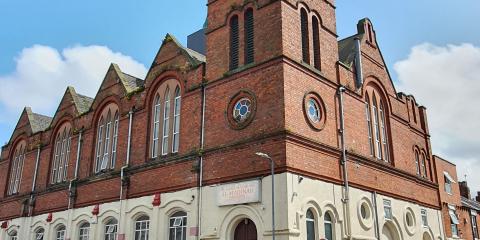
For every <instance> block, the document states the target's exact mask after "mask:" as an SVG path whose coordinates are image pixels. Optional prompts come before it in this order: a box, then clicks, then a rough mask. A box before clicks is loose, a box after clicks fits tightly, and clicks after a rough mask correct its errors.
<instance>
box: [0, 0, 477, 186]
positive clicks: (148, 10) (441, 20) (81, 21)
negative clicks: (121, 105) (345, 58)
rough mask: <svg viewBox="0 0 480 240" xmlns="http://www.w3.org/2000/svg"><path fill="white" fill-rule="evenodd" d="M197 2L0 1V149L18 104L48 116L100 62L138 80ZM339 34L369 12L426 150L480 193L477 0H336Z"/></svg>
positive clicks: (91, 78) (193, 19)
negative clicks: (410, 100) (417, 111)
mask: <svg viewBox="0 0 480 240" xmlns="http://www.w3.org/2000/svg"><path fill="white" fill-rule="evenodd" d="M205 3H206V1H205V0H182V1H166V0H142V1H132V0H130V1H129V0H116V1H114V0H102V1H98V0H96V1H93V0H84V1H64V0H49V1H38V0H37V1H34V0H28V1H27V0H16V1H8V0H0V145H3V143H6V142H8V140H9V138H10V136H11V133H12V131H13V128H14V127H15V124H16V122H17V120H18V117H19V115H20V113H21V111H22V109H23V106H31V107H32V109H33V111H34V112H38V113H42V114H46V115H50V116H52V115H53V113H54V112H55V110H56V107H57V106H58V103H59V101H60V98H61V97H62V95H63V93H64V91H65V89H66V86H69V85H71V86H74V87H75V88H76V90H77V92H79V93H82V94H86V95H89V96H91V97H94V96H95V93H96V91H97V90H98V87H99V85H100V83H101V81H102V80H103V77H104V75H105V72H106V70H107V68H108V65H109V63H110V62H116V63H118V64H119V65H120V68H121V69H122V70H123V71H125V72H127V73H130V74H133V75H136V76H138V77H143V76H144V75H145V74H146V71H147V70H148V67H149V66H150V65H151V63H152V61H153V58H154V56H155V54H156V53H157V51H158V49H159V47H160V45H161V42H162V40H163V38H164V36H165V35H166V34H167V33H172V34H173V35H174V36H176V37H177V38H178V40H180V42H182V43H186V37H187V35H188V34H190V33H193V32H195V31H196V30H198V29H200V28H201V27H202V25H203V23H204V21H205V17H206V5H205ZM336 4H337V12H336V13H337V29H338V35H339V39H342V38H345V37H348V36H350V35H353V34H355V32H356V23H357V22H358V20H360V19H362V18H364V17H369V18H370V19H371V20H372V22H373V25H374V28H375V31H376V33H377V41H378V43H379V46H380V49H381V50H382V53H383V55H384V57H385V60H386V61H387V65H388V67H389V70H390V72H391V74H392V77H393V80H394V82H395V84H396V89H397V91H402V92H406V93H408V94H413V95H414V96H415V98H416V100H417V102H418V103H419V104H421V105H424V106H426V107H427V113H428V120H429V127H430V133H431V139H432V146H433V153H434V154H437V155H440V156H442V157H443V158H446V159H448V160H449V161H451V162H453V163H455V164H457V167H458V172H459V173H458V175H459V179H460V180H465V175H466V179H467V180H468V182H469V185H470V187H471V188H472V190H473V191H480V174H475V173H476V172H480V157H479V156H480V147H478V146H480V138H477V137H476V136H478V135H480V121H479V120H480V110H479V109H480V108H479V107H478V106H480V95H479V94H477V92H479V90H480V77H479V76H480V31H478V29H479V28H478V18H477V15H478V11H479V10H480V1H478V0H461V1H451V0H422V1H418V0H405V1H385V0H363V1H359V0H337V1H336Z"/></svg>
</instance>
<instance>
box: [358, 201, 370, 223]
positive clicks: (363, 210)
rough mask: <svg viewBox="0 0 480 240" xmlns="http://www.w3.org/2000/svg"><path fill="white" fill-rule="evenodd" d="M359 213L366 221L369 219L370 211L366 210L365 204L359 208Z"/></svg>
mask: <svg viewBox="0 0 480 240" xmlns="http://www.w3.org/2000/svg"><path fill="white" fill-rule="evenodd" d="M360 213H361V216H362V218H363V219H365V220H367V219H368V218H369V217H370V211H369V209H368V205H367V203H363V204H362V206H361V207H360Z"/></svg>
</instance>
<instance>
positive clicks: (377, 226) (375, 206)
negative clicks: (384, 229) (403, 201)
mask: <svg viewBox="0 0 480 240" xmlns="http://www.w3.org/2000/svg"><path fill="white" fill-rule="evenodd" d="M373 204H374V205H373V210H374V211H375V237H377V239H378V240H380V223H379V222H378V204H377V192H376V191H375V192H373Z"/></svg>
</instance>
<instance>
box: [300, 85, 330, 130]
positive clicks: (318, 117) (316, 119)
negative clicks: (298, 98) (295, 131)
mask: <svg viewBox="0 0 480 240" xmlns="http://www.w3.org/2000/svg"><path fill="white" fill-rule="evenodd" d="M303 113H304V116H305V120H307V122H308V123H309V124H310V126H311V127H312V128H313V129H314V130H315V131H321V130H322V129H323V127H324V126H325V121H326V118H325V117H326V111H325V105H324V103H323V101H322V99H321V98H320V96H319V95H318V94H317V93H315V92H310V93H307V94H305V96H304V99H303Z"/></svg>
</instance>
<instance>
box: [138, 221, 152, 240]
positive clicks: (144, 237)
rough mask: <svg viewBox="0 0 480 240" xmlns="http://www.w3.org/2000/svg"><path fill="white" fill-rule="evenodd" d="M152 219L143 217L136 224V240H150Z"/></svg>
mask: <svg viewBox="0 0 480 240" xmlns="http://www.w3.org/2000/svg"><path fill="white" fill-rule="evenodd" d="M149 230H150V218H149V217H147V216H142V217H140V218H138V219H137V221H136V222H135V240H148V235H149Z"/></svg>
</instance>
